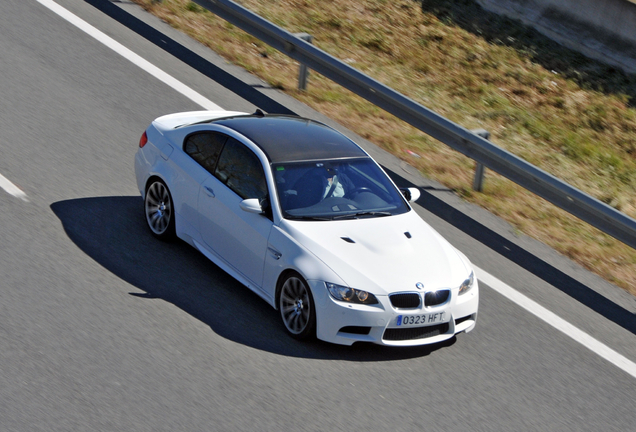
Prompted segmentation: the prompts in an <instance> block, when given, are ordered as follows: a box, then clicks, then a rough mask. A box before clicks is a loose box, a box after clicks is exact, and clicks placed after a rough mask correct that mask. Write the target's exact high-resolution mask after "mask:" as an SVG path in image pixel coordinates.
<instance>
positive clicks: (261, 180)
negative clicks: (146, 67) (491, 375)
mask: <svg viewBox="0 0 636 432" xmlns="http://www.w3.org/2000/svg"><path fill="white" fill-rule="evenodd" d="M135 174H136V178H137V185H138V187H139V191H140V192H141V195H142V197H143V200H144V209H145V219H146V222H147V224H148V227H149V228H150V231H151V233H152V234H153V235H154V236H155V237H158V238H160V239H166V240H167V239H172V238H175V237H178V238H180V239H182V240H184V241H186V242H187V243H189V244H190V245H192V246H193V247H195V248H196V249H198V250H199V251H200V252H201V253H202V254H204V255H205V256H206V257H208V258H209V259H210V260H211V261H213V262H214V263H215V264H216V265H218V266H219V267H221V268H222V269H223V270H225V271H226V272H228V273H229V274H230V275H232V276H233V277H234V278H236V279H237V280H238V281H240V282H241V283H242V284H244V285H245V286H247V287H248V288H250V289H251V290H252V291H254V292H255V293H256V294H258V295H259V296H261V297H262V298H263V299H264V300H265V301H267V302H268V303H269V304H270V305H272V306H273V307H274V308H275V309H277V310H278V311H279V313H280V316H281V319H282V322H283V325H284V326H285V329H286V330H287V332H288V333H289V334H290V335H291V336H293V337H295V338H297V339H304V338H308V337H314V336H315V337H317V338H319V339H321V340H324V341H328V342H333V343H337V344H343V345H351V344H352V343H354V342H358V341H365V342H373V343H377V344H382V345H401V346H414V345H423V344H430V343H436V342H440V341H443V340H446V339H449V338H451V337H453V336H454V335H455V334H457V333H459V332H468V331H471V330H472V329H473V328H474V327H475V323H476V320H477V309H478V303H479V287H478V284H477V279H476V278H475V275H474V272H473V270H472V267H471V264H470V262H469V261H468V259H467V258H466V257H465V256H464V255H463V254H462V253H461V252H459V251H458V250H457V249H455V248H454V247H453V246H451V245H450V243H448V242H447V241H446V240H445V239H443V238H442V237H441V236H440V235H439V234H438V233H437V232H436V231H435V230H433V228H431V227H430V226H429V225H428V224H427V223H425V222H424V221H423V220H422V219H421V218H420V217H419V216H418V215H417V214H416V213H415V211H414V210H413V209H412V208H411V206H410V204H409V202H410V201H414V200H417V199H418V197H419V191H418V190H417V189H414V188H410V189H405V190H402V191H401V190H399V189H398V188H397V187H396V186H395V184H394V183H393V182H392V181H391V179H390V178H389V177H388V176H387V175H386V174H385V172H384V171H383V170H382V168H381V167H380V166H379V165H378V164H377V163H376V162H375V161H374V160H373V159H372V158H371V157H370V156H369V155H368V154H367V153H366V152H365V151H364V150H363V149H362V148H361V147H359V146H358V145H357V144H355V143H354V142H353V141H351V140H350V139H349V138H347V137H345V136H344V135H342V134H341V133H339V132H337V131H335V130H334V129H332V128H330V127H328V126H326V125H324V124H322V123H318V122H316V121H313V120H309V119H306V118H300V117H293V116H282V115H266V114H264V113H263V112H261V111H260V110H257V112H256V113H255V114H245V113H240V112H228V111H218V112H217V111H196V112H186V113H178V114H171V115H167V116H163V117H159V118H158V119H156V120H155V121H153V122H152V124H151V125H150V126H149V127H148V129H147V130H146V131H145V132H144V133H143V135H142V137H141V140H140V142H139V150H138V151H137V154H136V157H135Z"/></svg>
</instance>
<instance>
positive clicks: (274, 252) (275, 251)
mask: <svg viewBox="0 0 636 432" xmlns="http://www.w3.org/2000/svg"><path fill="white" fill-rule="evenodd" d="M267 250H268V251H269V253H271V254H272V256H273V257H274V259H275V260H279V259H280V257H282V256H283V254H282V253H280V252H278V251H277V250H276V249H274V248H273V247H268V248H267Z"/></svg>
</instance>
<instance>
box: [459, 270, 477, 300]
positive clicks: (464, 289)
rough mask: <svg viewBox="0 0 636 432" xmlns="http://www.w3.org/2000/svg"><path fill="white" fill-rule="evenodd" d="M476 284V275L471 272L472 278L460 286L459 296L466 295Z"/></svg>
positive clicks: (469, 277)
mask: <svg viewBox="0 0 636 432" xmlns="http://www.w3.org/2000/svg"><path fill="white" fill-rule="evenodd" d="M474 284H475V273H474V272H472V271H471V272H470V276H468V279H466V280H465V281H464V282H462V284H461V285H460V286H459V295H462V294H466V293H467V292H468V291H470V289H471V288H472V287H473V285H474Z"/></svg>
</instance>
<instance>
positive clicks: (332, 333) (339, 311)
mask: <svg viewBox="0 0 636 432" xmlns="http://www.w3.org/2000/svg"><path fill="white" fill-rule="evenodd" d="M308 282H309V285H310V286H311V289H312V293H313V294H314V300H315V303H316V323H317V328H316V336H317V337H318V339H321V340H324V341H327V342H331V343H336V344H341V345H351V344H353V343H354V342H371V343H375V344H379V345H392V346H418V345H427V344H433V343H437V342H441V341H444V340H447V339H450V338H452V337H453V336H454V335H456V334H457V333H461V332H469V331H471V330H472V329H473V328H474V327H475V324H476V321H477V310H478V307H479V285H478V282H477V280H475V284H474V286H473V288H472V289H471V290H470V291H469V292H467V293H466V294H464V295H462V296H458V295H457V289H454V290H452V291H451V298H450V300H449V301H448V302H447V303H445V304H443V305H440V306H434V307H430V308H428V307H424V306H420V307H419V308H416V309H396V308H394V307H393V306H392V305H391V301H390V300H389V297H388V296H377V299H378V301H379V304H376V305H360V304H350V303H346V302H341V301H337V300H334V299H333V298H332V297H331V296H330V295H329V294H327V292H326V288H325V286H324V282H322V281H308ZM442 313H443V314H444V315H443V316H444V318H443V320H441V321H438V322H433V323H432V324H428V323H427V324H423V325H421V326H415V327H412V326H411V327H405V326H404V325H397V321H398V316H400V315H401V316H402V317H405V316H411V315H417V316H423V315H426V316H429V315H431V314H442Z"/></svg>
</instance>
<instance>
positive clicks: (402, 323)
mask: <svg viewBox="0 0 636 432" xmlns="http://www.w3.org/2000/svg"><path fill="white" fill-rule="evenodd" d="M446 316H447V313H446V312H435V313H427V314H421V315H398V316H397V321H396V323H395V325H396V326H397V327H416V326H427V325H431V324H437V323H443V322H446V321H448V319H447V318H446Z"/></svg>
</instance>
